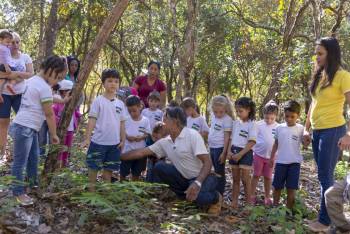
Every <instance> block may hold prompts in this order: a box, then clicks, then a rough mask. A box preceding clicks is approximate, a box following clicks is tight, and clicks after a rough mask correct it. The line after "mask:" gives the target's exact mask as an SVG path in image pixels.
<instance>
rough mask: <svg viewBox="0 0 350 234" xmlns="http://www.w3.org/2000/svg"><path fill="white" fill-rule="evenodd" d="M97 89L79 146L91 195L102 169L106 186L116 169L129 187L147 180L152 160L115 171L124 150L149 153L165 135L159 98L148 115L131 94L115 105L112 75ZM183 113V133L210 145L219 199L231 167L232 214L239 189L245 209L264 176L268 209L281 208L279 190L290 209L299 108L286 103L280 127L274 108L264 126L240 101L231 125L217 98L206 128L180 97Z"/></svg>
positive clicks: (153, 98) (228, 107) (224, 103)
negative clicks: (188, 132)
mask: <svg viewBox="0 0 350 234" xmlns="http://www.w3.org/2000/svg"><path fill="white" fill-rule="evenodd" d="M102 82H103V86H104V88H105V93H104V94H102V95H101V96H99V97H97V98H96V99H95V101H94V102H93V104H92V106H91V111H90V113H89V122H88V127H87V131H86V139H85V142H84V144H83V145H84V146H88V145H89V149H88V153H87V164H88V167H89V169H90V170H89V172H90V176H89V178H90V185H91V186H92V187H91V189H94V187H95V181H96V175H97V171H99V170H103V178H104V180H106V181H111V176H112V171H113V170H120V179H121V180H125V179H126V177H127V176H129V174H131V178H132V180H139V179H140V176H141V174H142V172H143V171H145V170H146V167H147V176H146V179H147V180H148V181H152V166H154V163H155V161H154V159H152V158H148V159H147V160H146V159H139V160H132V161H121V163H120V165H119V162H118V160H119V157H118V155H120V153H121V151H122V152H128V151H130V150H135V149H140V148H144V147H147V146H149V145H151V144H152V143H154V142H155V141H157V140H158V139H160V138H162V137H165V136H166V135H167V133H166V132H165V130H164V129H163V128H162V122H160V121H161V120H162V116H163V112H162V110H160V109H159V105H160V96H159V93H158V92H156V91H154V92H152V93H150V95H149V97H148V103H149V108H145V109H143V104H142V101H141V100H140V98H139V97H138V96H137V95H130V96H129V97H127V98H126V99H125V100H124V103H123V102H122V101H121V100H118V99H117V98H116V96H115V94H116V91H117V89H118V87H119V83H120V77H119V74H118V72H117V71H115V70H111V69H107V70H105V71H104V72H103V73H102ZM172 105H174V104H172ZM180 106H181V107H182V108H183V110H184V112H185V113H186V115H187V127H188V128H191V129H194V130H196V131H198V132H199V133H200V134H201V135H202V137H203V138H204V139H205V140H207V142H208V145H209V151H210V156H211V160H212V163H213V168H214V171H215V173H216V174H217V175H218V182H219V183H218V187H217V189H218V191H219V192H220V193H221V194H223V193H224V190H225V183H226V176H225V162H226V161H228V163H229V164H230V166H231V169H232V178H233V183H232V184H233V186H232V207H234V208H237V207H238V197H239V194H240V182H242V184H243V187H244V192H245V200H246V202H247V203H249V204H254V203H256V202H257V199H256V195H255V194H256V187H257V183H258V180H259V178H260V177H264V187H265V196H264V198H265V199H264V204H265V205H272V204H274V205H278V204H279V200H280V197H281V192H282V190H283V189H284V188H287V207H288V208H292V207H293V205H294V200H295V191H296V190H297V189H298V181H299V174H300V163H301V161H302V155H301V151H300V147H301V144H302V143H303V142H302V140H303V126H302V125H300V124H298V123H297V121H298V118H299V114H300V109H301V107H300V105H299V104H298V103H297V102H296V101H288V102H286V103H284V106H283V110H284V119H285V122H284V123H283V124H278V123H277V122H276V119H277V116H278V110H279V107H278V105H277V104H276V103H274V102H273V101H270V102H269V103H267V104H266V105H265V107H264V119H263V120H261V121H258V122H256V121H255V115H256V106H255V103H254V102H253V100H252V99H250V98H248V97H241V98H239V99H237V100H236V101H235V103H234V107H235V110H236V113H237V117H238V119H237V120H233V110H232V109H233V108H232V104H231V102H230V100H229V98H228V97H226V96H224V95H220V96H215V97H213V99H212V100H211V105H210V113H211V117H210V120H211V121H210V127H209V126H208V124H207V122H206V120H205V118H204V117H203V116H201V115H200V113H199V109H198V106H197V104H196V102H195V100H194V99H192V98H185V99H184V100H183V101H182V103H181V104H180ZM92 132H94V133H93V135H92ZM147 161H148V162H147ZM146 165H147V166H146ZM252 169H253V178H252V177H251V174H252V173H251V172H252ZM273 169H274V170H273ZM273 171H274V177H272V175H273ZM272 179H273V183H272ZM271 183H272V185H273V187H274V190H273V201H272V199H271V196H270V193H271Z"/></svg>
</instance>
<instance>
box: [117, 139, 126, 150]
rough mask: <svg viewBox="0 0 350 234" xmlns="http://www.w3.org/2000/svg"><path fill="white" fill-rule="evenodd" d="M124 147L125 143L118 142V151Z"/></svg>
mask: <svg viewBox="0 0 350 234" xmlns="http://www.w3.org/2000/svg"><path fill="white" fill-rule="evenodd" d="M124 145H125V141H120V143H119V145H118V148H119V149H120V151H122V150H123V148H124Z"/></svg>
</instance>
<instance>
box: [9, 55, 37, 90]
mask: <svg viewBox="0 0 350 234" xmlns="http://www.w3.org/2000/svg"><path fill="white" fill-rule="evenodd" d="M31 63H33V61H32V59H31V58H30V57H29V55H27V54H24V53H20V55H19V57H18V58H13V57H11V58H10V63H9V64H10V66H11V67H14V68H16V71H21V72H25V71H26V70H27V67H26V65H27V64H31ZM25 88H26V84H25V80H23V81H21V82H18V83H16V84H15V85H14V86H13V89H14V91H15V93H16V94H22V93H23V92H24V90H25ZM2 93H3V94H6V95H12V94H11V93H10V92H9V91H8V90H7V89H4V90H3V91H2Z"/></svg>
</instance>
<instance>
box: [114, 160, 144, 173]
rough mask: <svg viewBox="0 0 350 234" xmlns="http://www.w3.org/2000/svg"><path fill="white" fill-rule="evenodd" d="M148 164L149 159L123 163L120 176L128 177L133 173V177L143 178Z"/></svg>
mask: <svg viewBox="0 0 350 234" xmlns="http://www.w3.org/2000/svg"><path fill="white" fill-rule="evenodd" d="M146 164H147V158H142V159H137V160H127V161H122V163H121V164H120V175H121V176H123V177H127V176H128V175H129V174H130V173H131V175H132V176H141V173H142V172H143V171H144V170H146Z"/></svg>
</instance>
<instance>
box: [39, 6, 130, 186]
mask: <svg viewBox="0 0 350 234" xmlns="http://www.w3.org/2000/svg"><path fill="white" fill-rule="evenodd" d="M128 3H129V1H128V0H120V1H119V2H118V3H116V4H115V5H114V7H113V9H112V10H111V12H110V14H109V15H108V16H107V18H106V19H105V20H104V23H103V25H102V27H101V29H100V30H99V33H98V34H97V36H96V38H95V40H94V42H93V44H92V46H91V48H90V50H89V52H88V53H87V55H86V56H85V58H84V60H83V64H82V69H81V71H80V73H79V76H78V79H77V82H76V84H75V86H74V87H73V90H72V99H71V101H70V102H69V103H67V104H66V106H65V109H64V112H63V114H62V118H61V122H60V124H59V128H58V130H57V133H58V136H59V138H60V140H61V142H63V140H64V137H65V134H66V132H67V127H68V125H69V123H70V120H71V118H72V114H73V111H74V109H75V108H76V106H77V104H78V101H79V98H80V94H81V92H82V90H83V87H84V85H85V82H86V81H87V80H88V78H89V74H90V72H91V70H92V68H93V66H94V64H95V61H96V60H97V58H98V55H99V53H100V51H101V49H102V48H103V46H104V45H105V44H106V42H107V40H108V38H109V35H110V33H111V32H112V30H113V28H114V27H115V25H116V24H117V22H118V21H119V19H120V18H121V16H122V15H123V13H124V11H125V10H126V8H127V6H128ZM58 151H59V150H58V149H56V150H53V151H52V152H51V153H50V154H49V155H48V157H47V158H46V160H45V167H44V170H43V178H44V179H45V180H46V182H47V183H49V182H50V179H51V176H49V175H50V174H51V173H53V172H54V171H55V170H56V168H57V153H58Z"/></svg>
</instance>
